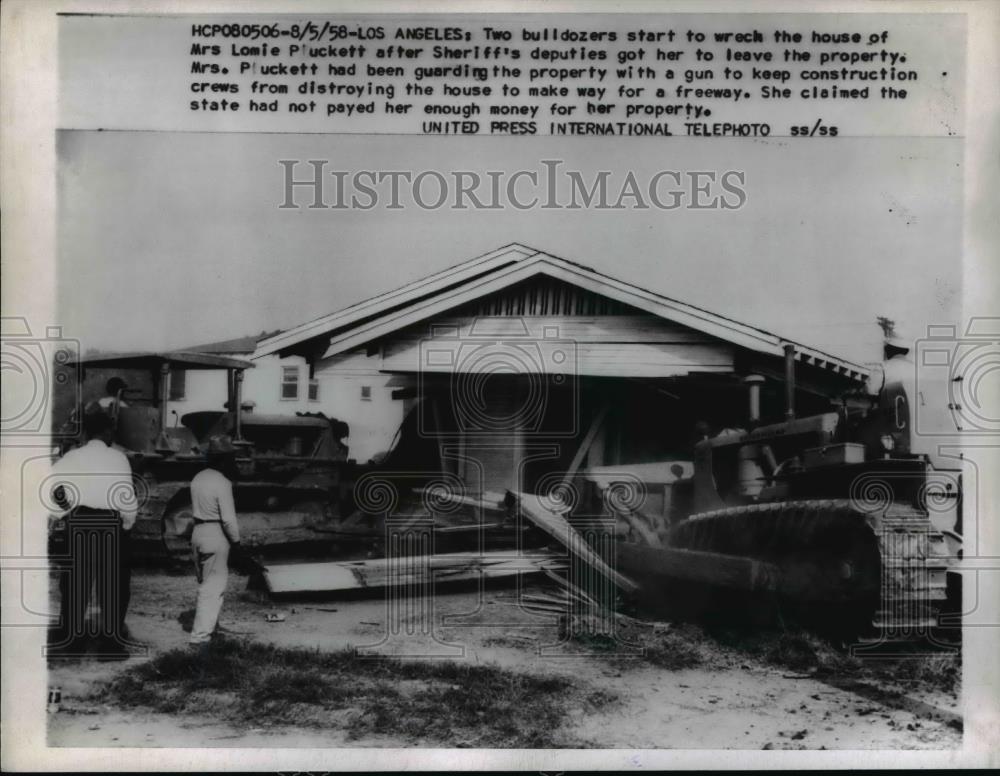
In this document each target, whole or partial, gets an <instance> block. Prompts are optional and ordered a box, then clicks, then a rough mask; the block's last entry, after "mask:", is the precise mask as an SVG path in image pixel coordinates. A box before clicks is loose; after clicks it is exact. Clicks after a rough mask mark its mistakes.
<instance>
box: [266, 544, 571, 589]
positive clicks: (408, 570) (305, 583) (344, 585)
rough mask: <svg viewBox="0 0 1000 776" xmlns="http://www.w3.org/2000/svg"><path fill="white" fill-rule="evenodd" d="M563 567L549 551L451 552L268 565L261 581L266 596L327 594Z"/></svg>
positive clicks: (562, 563) (560, 561)
mask: <svg viewBox="0 0 1000 776" xmlns="http://www.w3.org/2000/svg"><path fill="white" fill-rule="evenodd" d="M563 565H565V563H564V561H563V560H562V559H560V558H556V557H553V556H552V555H550V554H549V553H545V552H535V553H522V554H521V555H514V556H512V555H511V553H510V552H504V551H497V552H492V553H484V554H482V555H470V554H468V553H452V554H446V555H427V556H420V555H410V556H400V557H395V558H378V559H374V560H359V561H340V562H328V563H285V564H272V565H267V566H265V567H264V569H263V577H264V583H265V584H266V586H267V589H268V592H270V593H272V594H277V593H323V592H335V591H339V590H358V589H364V588H383V587H388V586H390V585H397V584H412V583H417V582H422V581H427V580H428V579H429V578H431V579H435V578H438V577H445V576H447V580H448V581H457V580H460V579H479V578H480V577H483V576H486V577H500V576H511V575H515V574H530V573H537V572H540V571H542V570H543V569H545V568H559V567H562V566H563Z"/></svg>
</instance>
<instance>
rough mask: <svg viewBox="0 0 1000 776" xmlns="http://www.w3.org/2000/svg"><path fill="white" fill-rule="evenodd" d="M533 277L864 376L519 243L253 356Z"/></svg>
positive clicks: (400, 321)
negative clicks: (551, 280)
mask: <svg viewBox="0 0 1000 776" xmlns="http://www.w3.org/2000/svg"><path fill="white" fill-rule="evenodd" d="M538 275H543V276H547V277H550V278H554V279H556V280H561V281H563V282H566V283H570V284H572V285H575V286H578V287H580V288H583V289H585V290H588V291H591V292H592V293H595V294H600V295H602V296H606V297H608V298H609V299H614V300H616V301H618V302H622V303H624V304H627V305H630V306H632V307H635V308H637V309H639V310H642V311H645V312H647V313H651V314H653V315H656V316H659V317H661V318H664V319H666V320H669V321H673V322H675V323H678V324H681V325H683V326H687V327H689V328H691V329H694V330H696V331H700V332H702V333H704V334H707V335H709V336H712V337H717V338H719V339H721V340H723V341H726V342H729V343H731V344H733V345H736V346H738V347H742V348H746V349H748V350H751V351H754V352H757V353H763V354H766V355H772V356H781V355H783V353H784V345H785V344H793V345H794V346H795V351H796V358H798V360H800V361H802V362H804V363H807V364H811V365H813V366H817V367H820V368H825V369H828V370H831V371H833V372H836V373H837V374H839V375H842V376H844V377H848V378H850V379H855V380H861V379H863V378H864V377H866V376H867V374H868V370H867V369H866V368H865V367H863V366H860V365H859V364H855V363H853V362H850V361H847V360H845V359H842V358H839V357H837V356H834V355H832V354H829V353H825V352H823V351H821V350H817V349H815V348H811V347H809V346H807V345H804V344H802V343H799V342H795V341H794V340H791V339H788V338H786V337H781V336H779V335H777V334H774V333H772V332H769V331H766V330H764V329H760V328H757V327H754V326H749V325H747V324H744V323H740V322H739V321H735V320H733V319H731V318H726V317H725V316H722V315H718V314H717V313H712V312H709V311H707V310H703V309H701V308H699V307H695V306H693V305H690V304H686V303H684V302H679V301H677V300H675V299H670V298H669V297H666V296H663V295H661V294H657V293H654V292H652V291H648V290H646V289H643V288H639V287H638V286H634V285H632V284H630V283H626V282H624V281H621V280H618V279H616V278H613V277H611V276H609V275H605V274H602V273H600V272H597V271H596V270H593V269H591V268H590V267H585V266H583V265H581V264H577V263H575V262H571V261H567V260H566V259H562V258H559V257H557V256H553V255H552V254H549V253H545V252H542V251H538V250H535V249H533V248H529V247H526V246H523V245H518V244H512V245H508V246H504V247H503V248H500V249H498V250H496V251H493V252H491V253H487V254H484V255H483V256H478V257H476V258H474V259H471V260H469V261H466V262H463V263H462V264H458V265H456V266H454V267H452V268H450V269H447V270H444V271H442V272H438V273H436V274H434V275H430V276H428V277H426V278H423V279H421V280H418V281H415V282H413V283H410V284H409V285H407V286H404V287H403V288H399V289H396V290H395V291H390V292H388V293H385V294H381V295H379V296H375V297H372V298H371V299H368V300H365V301H363V302H359V303H358V304H355V305H352V306H350V307H347V308H345V309H343V310H340V311H338V312H336V313H332V314H330V315H325V316H323V317H321V318H317V319H315V320H313V321H309V322H307V323H304V324H302V325H300V326H296V327H294V328H291V329H287V330H286V331H283V332H280V333H278V334H276V335H273V336H271V337H268V338H266V339H263V340H261V341H260V342H259V343H258V347H257V350H256V352H255V353H254V356H253V358H260V357H262V356H266V355H270V354H273V353H286V352H288V351H290V350H291V349H293V348H295V347H296V346H298V345H301V344H302V343H305V342H308V341H310V340H314V339H318V338H321V337H324V338H328V346H327V347H326V349H325V355H326V356H332V355H336V354H338V353H343V352H346V351H348V350H351V349H353V348H356V347H358V346H360V345H363V344H365V343H367V342H371V341H372V340H375V339H378V338H379V337H382V336H385V335H386V334H389V333H391V332H393V331H396V330H398V329H402V328H404V327H406V326H409V325H412V324H414V323H418V322H420V321H423V320H426V319H428V318H431V317H433V316H435V315H439V314H441V313H444V312H446V311H448V310H451V309H453V308H455V307H457V306H459V305H461V304H464V303H467V302H470V301H472V300H475V299H477V298H480V297H483V296H486V295H489V294H494V293H497V292H499V291H501V290H503V289H505V288H508V287H509V286H512V285H514V284H515V283H519V282H521V281H524V280H526V279H528V278H531V277H535V276H538Z"/></svg>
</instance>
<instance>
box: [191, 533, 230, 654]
mask: <svg viewBox="0 0 1000 776" xmlns="http://www.w3.org/2000/svg"><path fill="white" fill-rule="evenodd" d="M191 550H192V553H193V554H194V563H195V571H196V573H197V575H198V604H197V607H196V608H195V613H194V625H192V626H191V643H192V644H203V643H205V642H207V641H208V640H209V639H210V638H211V637H212V633H213V632H214V631H215V626H216V624H217V623H218V621H219V612H220V611H221V610H222V600H223V597H224V596H225V594H226V583H227V582H228V580H229V539H227V538H226V535H225V533H223V531H222V525H221V524H219V523H197V524H196V525H195V527H194V533H193V534H192V535H191Z"/></svg>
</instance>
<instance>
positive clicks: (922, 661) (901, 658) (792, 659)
mask: <svg viewBox="0 0 1000 776" xmlns="http://www.w3.org/2000/svg"><path fill="white" fill-rule="evenodd" d="M710 633H711V635H712V637H713V638H714V639H715V640H716V641H717V642H718V643H719V644H721V645H723V646H724V647H727V648H728V649H730V650H734V651H738V652H742V653H743V654H745V655H747V656H749V657H752V658H754V659H756V660H759V661H761V662H764V663H767V664H769V665H774V666H779V667H782V668H787V669H790V670H793V671H811V672H815V673H816V674H817V675H818V676H819V677H823V676H830V677H836V678H839V679H856V680H860V681H869V682H872V681H874V682H878V683H880V684H899V685H907V686H911V687H923V688H926V689H933V690H938V691H941V692H945V693H949V694H951V695H954V696H957V695H958V692H959V689H960V683H961V678H962V654H961V651H960V650H956V651H955V652H939V653H934V654H922V653H919V652H914V651H910V652H908V651H907V649H906V647H905V646H900V648H899V650H898V651H896V652H894V653H888V652H883V653H881V654H878V653H873V655H872V656H871V657H864V658H861V657H854V656H852V655H851V654H849V653H848V652H846V651H844V650H843V649H840V648H838V647H837V646H835V645H833V644H832V643H830V642H829V641H828V640H826V639H824V638H822V637H821V636H818V635H816V634H815V633H811V632H809V631H804V630H802V631H800V630H788V631H776V630H752V631H751V630H744V629H739V628H713V629H711V630H710Z"/></svg>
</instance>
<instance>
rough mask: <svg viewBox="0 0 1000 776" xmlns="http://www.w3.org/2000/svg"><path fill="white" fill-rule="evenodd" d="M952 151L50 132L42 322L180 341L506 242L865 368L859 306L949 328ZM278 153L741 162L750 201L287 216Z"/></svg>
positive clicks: (865, 335)
mask: <svg viewBox="0 0 1000 776" xmlns="http://www.w3.org/2000/svg"><path fill="white" fill-rule="evenodd" d="M962 153H963V143H962V141H961V139H960V138H837V139H830V140H823V141H815V140H811V141H805V140H798V141H797V140H796V139H794V138H776V139H768V140H746V139H743V140H721V139H698V138H671V139H667V140H664V139H662V138H652V139H648V140H646V139H630V140H629V141H628V142H623V141H621V140H620V139H617V140H615V139H612V140H611V142H609V141H608V140H606V139H597V138H575V137H535V138H525V137H507V138H499V137H498V138H490V137H483V136H479V137H477V136H472V137H463V136H410V137H400V136H345V135H323V134H312V135H292V134H250V133H243V134H240V133H197V132H129V131H111V132H99V131H70V130H63V131H61V132H60V133H59V136H58V154H59V166H58V177H59V181H58V183H59V203H58V207H59V213H58V223H59V247H58V268H59V272H58V283H59V288H58V306H59V315H60V323H61V324H62V326H63V327H64V331H65V333H66V335H67V336H70V337H76V338H78V339H80V341H81V345H82V347H83V349H84V350H87V349H90V348H97V349H102V350H115V351H117V350H136V349H154V348H179V347H184V346H189V345H193V344H198V343H203V342H210V341H214V340H220V339H227V338H230V337H237V336H242V335H245V334H250V333H255V332H260V331H263V330H272V329H276V328H287V327H291V326H295V325H297V324H299V323H303V322H305V321H307V320H310V319H312V318H315V317H318V316H321V315H324V314H326V313H329V312H332V311H335V310H338V309H340V308H342V307H345V306H347V305H350V304H353V303H355V302H358V301H360V300H362V299H366V298H368V297H371V296H374V295H376V294H379V293H382V292H384V291H387V290H390V289H392V288H396V287H399V286H402V285H405V284H406V283H407V282H410V281H412V280H414V279H416V278H419V277H422V276H424V275H428V274H431V273H433V272H436V271H439V270H441V269H445V268H447V267H449V266H452V265H454V264H457V263H460V262H462V261H465V260H466V259H469V258H472V257H474V256H477V255H480V254H483V253H486V252H488V251H491V250H493V249H495V248H497V247H500V246H502V245H506V244H509V243H512V242H518V243H522V244H525V245H529V246H531V247H534V248H537V249H539V250H543V251H547V252H549V253H553V254H555V255H558V256H561V257H563V258H566V259H570V260H572V261H576V262H578V263H581V264H585V265H587V266H590V267H592V268H594V269H596V270H598V271H600V272H603V273H606V274H609V275H613V276H615V277H618V278H620V279H621V280H624V281H627V282H630V283H634V284H636V285H638V286H641V287H643V288H647V289H649V290H652V291H655V292H657V293H661V294H664V295H666V296H669V297H672V298H674V299H678V300H681V301H684V302H688V303H691V304H694V305H697V306H699V307H703V308H706V309H708V310H711V311H713V312H717V313H720V314H722V315H725V316H727V317H731V318H735V319H737V320H740V321H742V322H745V323H749V324H752V325H755V326H759V327H761V328H765V329H768V330H770V331H773V332H775V333H777V334H780V335H783V336H786V337H789V338H790V339H794V340H797V341H800V342H803V343H806V344H809V345H811V346H814V347H818V348H821V349H825V350H828V351H830V352H833V353H835V354H837V355H840V356H843V357H846V358H852V359H854V360H856V361H872V360H874V359H875V358H876V357H877V343H878V341H879V336H880V333H879V330H878V327H877V326H876V323H875V318H876V316H879V315H885V316H888V317H890V318H893V319H895V320H896V321H897V322H898V323H899V326H900V330H901V333H902V334H903V335H905V336H908V337H911V338H915V337H918V336H920V335H921V333H922V332H923V331H924V329H925V328H926V326H927V325H928V324H932V323H947V322H954V321H957V320H958V319H959V311H960V309H961V285H960V284H961V261H962V256H961V252H960V250H961V238H962V231H961V230H962V175H963V171H962ZM280 159H298V160H303V161H305V160H308V159H324V160H328V165H327V169H337V170H344V171H347V172H349V173H353V172H355V171H357V170H362V169H371V170H408V171H411V172H413V173H414V174H416V173H419V172H421V171H424V170H436V171H440V172H443V173H445V174H447V173H448V171H454V170H472V171H477V172H479V173H480V174H481V175H485V172H486V171H488V170H504V171H507V173H508V174H509V173H511V172H513V171H514V170H518V169H528V170H542V169H543V168H542V164H541V162H542V160H552V159H558V160H562V161H563V165H562V167H561V168H560V169H561V170H577V171H579V172H580V173H581V174H582V175H583V176H584V179H585V180H590V179H591V178H592V177H593V176H594V175H595V174H596V172H597V171H599V170H610V171H613V172H614V175H615V176H616V177H614V178H613V179H612V180H614V181H618V182H619V183H620V181H621V180H622V177H623V176H624V174H625V171H626V170H633V171H635V174H636V176H637V178H638V179H639V180H648V178H649V177H650V176H651V175H652V174H654V173H655V172H656V171H659V170H679V171H690V170H711V171H717V173H718V174H721V173H722V172H724V171H726V170H740V171H743V172H744V173H745V176H746V177H745V181H746V182H745V190H746V193H747V200H746V204H745V205H744V206H743V207H742V208H741V209H739V210H701V211H693V210H687V209H679V210H673V211H663V210H658V209H656V208H651V209H648V210H634V209H629V210H610V211H609V210H603V211H602V210H594V209H580V210H554V211H553V210H550V211H543V210H539V209H532V210H526V211H518V210H514V209H511V208H507V209H503V210H486V211H472V210H465V211H456V210H452V209H448V208H442V209H440V210H436V211H428V210H422V209H420V208H417V207H408V208H405V209H403V210H386V209H383V208H377V209H374V210H371V211H358V210H350V209H348V210H335V209H326V210H309V209H306V208H302V209H284V210H283V209H280V208H279V207H278V205H279V204H280V203H281V201H282V197H283V193H284V188H283V186H284V183H283V171H282V168H281V166H280V165H279V164H278V160H280ZM300 170H301V171H302V174H304V172H305V168H304V167H302V168H300ZM612 188H614V186H612ZM303 199H304V197H303Z"/></svg>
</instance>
